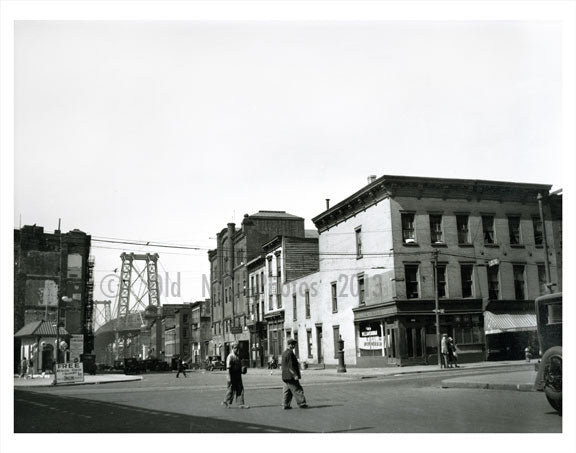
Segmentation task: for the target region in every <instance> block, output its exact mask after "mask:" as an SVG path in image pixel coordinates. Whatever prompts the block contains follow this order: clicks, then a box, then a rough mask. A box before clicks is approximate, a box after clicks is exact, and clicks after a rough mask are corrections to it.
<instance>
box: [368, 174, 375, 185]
mask: <svg viewBox="0 0 576 453" xmlns="http://www.w3.org/2000/svg"><path fill="white" fill-rule="evenodd" d="M374 181H376V175H370V176H368V184H372V183H373V182H374Z"/></svg>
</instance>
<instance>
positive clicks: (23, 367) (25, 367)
mask: <svg viewBox="0 0 576 453" xmlns="http://www.w3.org/2000/svg"><path fill="white" fill-rule="evenodd" d="M27 371H28V359H27V358H26V357H24V358H23V359H22V361H21V362H20V377H21V378H25V377H26V372H27Z"/></svg>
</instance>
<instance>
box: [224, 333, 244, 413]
mask: <svg viewBox="0 0 576 453" xmlns="http://www.w3.org/2000/svg"><path fill="white" fill-rule="evenodd" d="M238 349H239V345H238V343H234V344H233V345H232V351H231V352H230V354H228V357H227V358H226V368H227V370H228V377H227V387H226V395H225V396H224V401H222V405H223V406H226V407H230V406H231V405H232V403H233V402H234V395H236V402H237V403H240V404H239V405H238V407H240V408H242V409H249V408H250V406H248V405H246V404H245V403H244V384H243V383H242V374H244V373H245V372H246V371H245V370H246V368H243V367H242V361H241V360H240V357H238Z"/></svg>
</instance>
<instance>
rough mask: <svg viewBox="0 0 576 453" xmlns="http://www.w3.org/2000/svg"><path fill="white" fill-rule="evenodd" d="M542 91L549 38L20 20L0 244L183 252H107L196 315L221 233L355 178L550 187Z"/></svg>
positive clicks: (459, 27) (317, 207) (302, 209)
mask: <svg viewBox="0 0 576 453" xmlns="http://www.w3.org/2000/svg"><path fill="white" fill-rule="evenodd" d="M561 76H562V53H561V30H560V26H559V24H558V23H553V22H520V21H517V22H511V21H502V22H495V21H488V22H481V21H477V22H463V21H455V22H416V21H414V22H384V21H380V22H376V21H375V22H366V21H363V22H222V21H220V22H153V21H149V22H74V21H72V22H63V21H60V22H59V21H50V22H40V21H36V22H35V21H20V22H17V23H16V26H15V126H16V128H15V155H14V157H15V173H14V175H15V176H14V179H15V213H14V225H15V227H18V226H19V225H20V216H21V222H22V225H28V224H38V225H41V226H43V227H44V228H45V229H46V230H47V231H53V230H54V229H56V228H57V225H58V218H61V219H62V229H63V230H64V231H69V230H71V229H73V228H79V229H81V230H83V231H85V232H86V233H88V234H91V235H92V236H94V237H108V238H121V239H133V240H144V241H170V242H174V243H177V244H184V245H195V246H198V247H200V248H201V250H199V251H182V250H168V249H153V248H145V249H144V248H138V247H127V248H126V250H127V251H139V250H145V251H150V252H158V253H159V254H160V262H161V265H160V266H159V270H160V272H161V274H163V273H164V272H165V271H167V272H169V273H170V279H172V281H174V280H175V279H177V276H176V275H177V273H178V272H180V285H181V286H180V288H181V293H180V296H181V297H180V298H179V297H174V298H164V299H163V302H164V303H166V302H169V303H178V302H180V301H181V300H183V301H189V300H197V299H200V298H202V297H204V296H205V297H208V294H202V284H201V281H202V279H201V275H202V273H206V274H207V273H208V272H209V268H208V260H207V254H206V250H207V249H208V248H214V247H215V245H216V244H215V239H214V237H215V235H216V233H217V232H218V231H219V230H221V229H222V228H224V227H225V226H226V223H227V222H230V221H236V223H237V224H239V223H240V222H241V219H242V216H243V214H245V213H248V214H252V213H255V212H256V211H258V210H263V209H268V210H285V211H288V212H290V213H292V214H296V215H299V216H302V217H304V218H305V219H306V226H307V228H313V224H312V223H311V221H310V219H311V218H312V217H313V216H315V215H317V214H319V213H320V212H321V211H322V210H323V209H324V206H325V198H330V199H331V200H332V203H336V202H338V201H340V200H342V199H343V198H345V197H346V196H348V195H350V194H352V193H353V192H355V191H356V190H358V189H359V188H361V187H362V186H363V185H365V184H366V178H367V176H368V175H370V174H375V175H378V176H381V175H383V174H393V175H415V176H431V177H453V178H473V179H494V180H504V181H515V182H530V183H546V184H553V185H554V188H560V187H562V180H561V175H560V174H559V173H558V171H557V169H558V161H559V159H560V157H561V145H562V142H561V139H562V137H561V119H562V109H561V107H562V104H561V100H562V99H561V95H562V83H561V82H562V80H561ZM545 157H546V158H545ZM103 246H107V247H110V246H111V245H109V244H108V245H106V244H103V243H97V242H94V243H93V250H92V252H93V255H94V256H95V257H96V288H97V289H96V294H95V298H96V299H109V298H110V297H109V296H108V297H106V296H107V295H106V294H103V293H102V292H101V291H100V284H101V282H102V281H103V280H104V279H105V276H106V275H107V274H108V273H109V272H111V271H112V270H113V269H114V268H117V267H119V265H120V258H119V255H120V253H121V252H122V250H116V249H105V248H100V247H103ZM112 247H120V246H115V245H112ZM184 253H186V254H184ZM164 295H166V294H164Z"/></svg>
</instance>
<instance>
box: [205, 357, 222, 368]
mask: <svg viewBox="0 0 576 453" xmlns="http://www.w3.org/2000/svg"><path fill="white" fill-rule="evenodd" d="M205 368H206V370H208V371H214V370H225V369H226V364H225V363H224V362H223V361H222V360H220V356H217V355H211V356H208V358H207V359H206V362H205Z"/></svg>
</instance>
